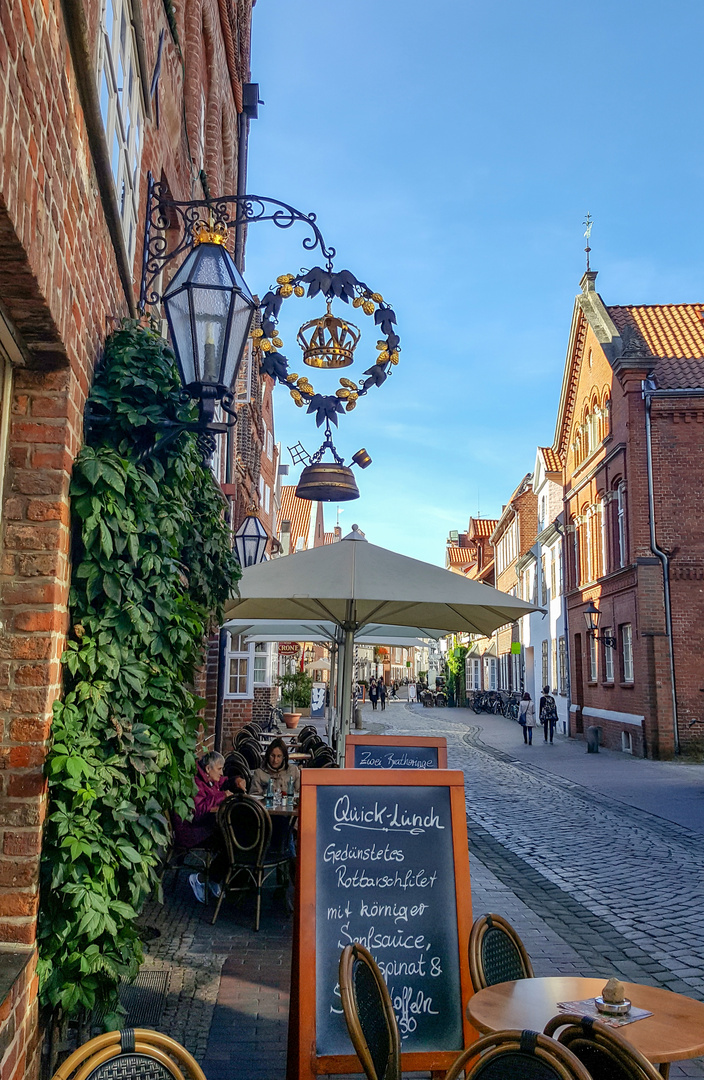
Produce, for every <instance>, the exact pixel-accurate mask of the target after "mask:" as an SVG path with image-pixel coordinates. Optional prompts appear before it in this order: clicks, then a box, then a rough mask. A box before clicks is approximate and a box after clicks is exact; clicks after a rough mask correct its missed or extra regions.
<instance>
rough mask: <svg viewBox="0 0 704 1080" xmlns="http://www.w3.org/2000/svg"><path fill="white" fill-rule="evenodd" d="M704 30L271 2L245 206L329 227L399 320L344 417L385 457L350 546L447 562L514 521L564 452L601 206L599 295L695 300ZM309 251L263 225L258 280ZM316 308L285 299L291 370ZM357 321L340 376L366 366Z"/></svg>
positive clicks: (372, 0) (670, 24) (682, 8)
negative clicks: (382, 374) (478, 516)
mask: <svg viewBox="0 0 704 1080" xmlns="http://www.w3.org/2000/svg"><path fill="white" fill-rule="evenodd" d="M703 38H704V6H703V5H702V4H701V2H700V0H699V2H694V0H679V2H678V3H677V4H676V5H672V6H670V5H663V4H661V3H654V2H651V0H640V2H638V3H636V2H635V0H596V2H593V3H591V4H587V5H584V4H578V3H576V2H574V0H538V2H537V3H535V4H525V3H518V2H517V0H492V2H486V0H485V2H484V3H482V4H478V3H476V2H473V0H436V2H435V3H427V2H425V3H420V2H418V0H404V2H403V3H402V2H401V0H356V2H355V3H343V2H342V0H258V3H257V5H256V7H255V9H254V20H253V35H252V78H253V79H254V80H255V81H258V82H259V83H260V95H261V97H262V98H263V100H264V101H265V102H266V104H265V105H263V106H261V107H260V118H259V119H258V120H257V121H254V122H253V123H252V128H251V138H250V155H249V185H248V186H249V190H250V191H251V192H256V193H259V194H264V195H271V196H273V197H276V198H281V199H283V200H284V201H287V202H290V203H292V204H293V205H294V206H297V207H298V208H299V209H301V210H305V211H314V212H315V213H316V214H317V215H318V220H319V224H320V226H321V228H322V231H323V233H324V235H325V238H326V240H327V242H328V243H329V244H331V245H333V246H334V247H336V249H337V258H336V269H343V268H348V269H350V270H351V271H353V273H355V274H356V275H357V276H358V277H360V278H363V279H364V280H365V281H367V282H368V283H369V284H370V286H372V288H374V289H376V290H377V291H379V292H381V293H382V294H383V296H384V298H385V299H386V300H388V301H389V302H390V303H391V304H392V305H393V306H394V308H395V311H396V313H397V316H398V328H399V333H400V336H401V348H402V352H401V363H400V364H399V366H398V367H397V368H396V370H395V373H394V375H393V377H392V378H390V379H389V380H387V382H386V383H385V384H384V386H383V387H381V388H380V389H374V390H372V391H370V393H369V395H368V396H367V397H366V398H365V399H360V402H359V405H358V407H357V409H356V410H355V411H354V412H353V413H350V414H349V415H345V416H344V417H341V418H340V430H339V437H337V439H336V443H337V446H338V449H339V450H340V452H341V453H342V454H343V455H344V456H345V458H346V459H349V458H350V456H351V455H352V454H353V453H354V452H355V451H356V450H357V449H359V447H361V446H365V447H366V448H367V450H368V451H369V453H370V454H371V456H372V458H373V465H372V466H371V467H370V468H369V469H367V470H366V471H365V472H361V473H360V472H359V471H357V470H355V472H356V475H357V480H358V485H359V488H360V491H361V498H360V499H359V500H357V501H356V502H352V503H347V504H346V505H345V507H344V513H343V514H342V515H341V518H340V521H341V524H342V525H343V528H344V530H345V531H348V529H349V527H351V525H352V523H353V522H359V524H360V526H361V527H362V528H363V529H364V530H365V532H366V534H367V537H368V539H369V540H371V541H372V542H373V543H377V544H381V545H382V546H384V547H389V548H393V549H394V550H397V551H400V552H402V553H404V554H407V555H412V556H414V557H417V558H421V559H426V560H427V561H429V562H436V563H440V564H442V563H443V561H444V545H445V539H446V537H447V533H448V530H449V529H452V528H459V529H462V528H465V527H466V524H467V519H468V517H469V515H470V514H475V513H476V512H477V510H479V511H480V512H481V513H482V514H483V515H485V516H496V515H498V514H499V512H500V510H501V506H502V504H503V503H505V501H506V499H507V498H508V496H509V495H510V493H511V491H512V490H513V488H514V487H515V485H516V484H517V483H518V481H519V480H520V479H521V477H522V476H523V475H524V474H525V473H526V472H529V471H531V470H532V468H533V464H534V459H535V448H536V446H537V445H539V444H544V445H547V444H550V443H551V442H552V439H553V434H554V426H555V414H556V409H557V403H558V398H559V392H560V383H561V379H562V371H563V365H564V359H565V351H566V348H567V336H568V332H569V325H570V319H571V314H572V306H573V300H574V296H575V294H576V292H577V291H578V288H579V280H580V278H581V275H582V273H583V270H584V252H583V250H582V249H583V248H584V244H585V241H584V238H583V235H582V234H583V231H584V229H583V226H582V221H583V219H584V215H585V213H586V212H587V211H590V212H591V214H592V216H593V218H594V222H595V224H594V229H593V233H592V239H591V246H592V267H593V268H594V269H597V270H598V271H599V278H598V281H597V287H598V288H599V291H600V292H601V294H602V296H603V298H604V300H605V302H606V303H610V304H619V303H620V304H631V303H677V302H689V303H692V302H697V301H702V300H704V284H703V282H702V271H703V269H704V268H703V267H702V258H701V253H702V230H703V227H704V226H703V225H702V197H703V194H704V150H703V149H702V147H703V146H704V139H703V138H702V119H701V101H702V77H701V70H702V68H701V41H702V40H703ZM302 237H303V232H302V229H301V228H300V227H294V228H292V229H291V230H290V231H288V232H279V231H278V230H277V229H275V228H274V227H273V226H271V225H266V224H260V225H256V226H253V227H252V228H251V229H250V232H249V241H248V249H247V270H246V276H247V280H248V282H249V284H250V286H251V287H252V288H253V289H256V290H257V291H258V292H260V294H261V293H263V292H264V291H265V289H266V288H267V287H268V286H269V285H271V284H272V282H273V281H274V280H275V278H276V276H277V275H278V274H281V273H286V272H292V271H295V270H298V269H299V268H300V267H301V266H310V265H311V264H312V260H311V258H310V256H309V255H308V254H307V253H306V252H304V251H303V249H302V248H301V246H300V244H301V240H302ZM316 261H317V259H316ZM339 306H340V308H341V309H344V310H345V311H347V309H346V308H345V306H344V305H339ZM323 311H324V305H323V304H321V303H320V302H319V300H318V301H317V302H316V301H309V300H303V299H301V300H296V299H294V298H291V299H290V300H288V301H286V303H285V304H284V311H283V318H282V321H281V332H282V336H283V338H284V342H285V348H284V350H283V351H284V353H285V354H286V355H287V356H288V357H289V358H290V359H291V360H292V361H293V360H295V361H296V363H295V365H293V370H296V371H299V372H301V371H302V370H307V369H303V366H302V364H301V362H300V360H299V359H298V358H299V356H300V353H299V351H298V346H297V345H296V343H295V334H296V330H297V328H298V326H299V325H300V324H301V323H302V322H304V321H306V320H307V319H310V318H314V317H316V316H317V315H319V314H323ZM349 314H350V315H351V314H352V313H351V312H349ZM357 314H358V313H355V319H354V321H355V322H356V323H357V325H359V326H360V328H361V329H362V331H363V336H362V340H361V342H360V345H359V346H358V349H357V355H358V357H359V360H358V361H357V363H356V364H355V367H354V368H352V369H348V370H347V371H345V372H344V373H343V374H345V375H350V374H354V373H357V372H358V371H361V370H363V368H364V367H366V366H368V363H369V362H371V358H372V357H373V356H374V354H375V342H376V339H377V334H376V332H375V331H374V328H373V327H372V325H371V323H372V320H371V319H368V318H366V317H365V316H363V315H362V314H359V317H358V318H357V317H356V316H357ZM309 375H310V377H311V378H312V381H313V383H314V385H315V388H316V390H318V389H320V390H323V391H326V392H332V391H333V390H334V389H336V388H337V385H338V381H337V380H338V377H339V373H338V376H335V375H333V374H329V375H325V374H321V373H318V372H315V371H309ZM328 384H329V387H328ZM275 418H276V437H277V439H280V440H281V441H282V443H283V446H284V458H283V460H284V461H289V462H290V459H289V456H288V454H287V453H286V450H285V447H286V445H291V444H293V443H294V442H297V441H299V440H300V441H301V442H302V443H303V445H304V446H305V448H306V449H307V450H308V451H309V452H312V451H313V450H315V449H316V448H317V446H318V445H319V443H320V441H321V440H320V438H319V437H318V432H317V430H316V428H315V425H314V423H313V422H312V418H311V417H307V416H306V415H305V413H304V412H303V411H301V410H299V409H296V408H295V406H294V405H293V402H291V400H290V398H289V397H288V395H287V393H286V391H284V390H283V389H282V388H279V389H278V391H277V393H276V394H275ZM295 476H296V470H292V477H293V478H294V479H295ZM334 519H335V508H334V507H333V506H329V505H328V506H326V526H327V527H328V528H329V527H331V526H332V524H334Z"/></svg>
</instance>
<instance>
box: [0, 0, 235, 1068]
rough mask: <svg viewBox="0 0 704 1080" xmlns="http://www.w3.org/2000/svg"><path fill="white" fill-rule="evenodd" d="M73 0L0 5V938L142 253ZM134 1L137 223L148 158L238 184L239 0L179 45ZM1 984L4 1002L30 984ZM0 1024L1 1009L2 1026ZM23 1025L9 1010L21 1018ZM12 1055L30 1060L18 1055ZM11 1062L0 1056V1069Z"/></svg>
mask: <svg viewBox="0 0 704 1080" xmlns="http://www.w3.org/2000/svg"><path fill="white" fill-rule="evenodd" d="M102 6H103V5H102V3H101V2H100V0H85V2H84V3H83V6H82V11H81V14H82V16H84V19H85V27H86V34H85V38H84V39H82V40H83V43H84V44H85V50H86V55H88V56H90V57H92V58H96V57H97V55H98V42H99V35H100V25H99V19H100V13H101V9H102ZM78 7H79V5H78V3H76V2H71V3H67V4H65V5H62V4H47V3H43V2H41V0H23V3H10V4H7V3H3V4H0V318H2V319H4V321H6V322H7V324H8V326H9V328H10V330H9V332H10V334H11V336H12V337H13V338H14V342H15V345H14V346H13V351H12V355H11V357H10V359H11V360H12V361H13V387H12V423H11V429H10V439H9V446H8V454H7V461H6V463H5V473H4V476H3V477H2V478H0V479H2V481H3V482H2V484H0V493H1V494H2V506H1V507H0V622H1V623H2V636H1V637H0V805H1V809H0V950H1V949H2V948H3V947H5V948H6V949H7V948H8V947H11V946H12V945H13V944H17V945H23V946H26V945H29V944H31V943H32V942H33V940H34V937H35V919H36V911H37V900H38V898H37V880H38V867H39V853H40V842H41V825H42V820H43V816H44V814H45V783H44V779H43V775H42V766H43V761H44V755H45V747H46V740H47V737H48V735H49V731H50V724H51V707H52V702H53V700H54V699H55V698H56V696H57V695H58V693H59V692H60V666H59V658H60V656H61V653H62V650H63V645H64V635H65V633H66V630H67V624H68V612H67V600H68V584H69V579H70V562H69V555H70V550H69V502H68V489H69V483H70V474H71V464H72V461H73V458H74V457H75V455H76V453H77V451H78V449H79V448H80V445H81V442H82V438H83V431H82V424H83V411H84V406H85V401H86V397H87V394H88V391H89V387H90V383H91V380H92V373H93V370H94V367H95V363H96V361H97V360H98V358H99V357H100V354H101V350H102V347H103V342H104V339H105V335H106V332H107V330H108V329H109V326H110V325H111V320H113V319H115V318H119V317H122V316H124V315H126V314H128V313H129V311H130V308H132V310H134V300H135V295H136V293H137V291H138V281H137V277H138V273H139V268H140V262H141V251H140V245H139V243H138V244H137V248H136V251H135V264H134V265H135V273H134V279H135V280H134V288H133V290H132V291H130V290H128V293H127V294H126V293H125V287H124V283H123V279H122V278H121V275H120V272H119V259H118V251H119V244H118V245H117V247H116V246H114V244H113V239H112V237H111V232H110V227H109V218H108V216H106V211H105V206H106V199H107V204H108V205H109V204H110V200H111V199H112V200H114V189H113V188H112V186H111V185H112V179H111V178H110V177H108V178H107V179H108V187H107V188H106V186H105V177H104V176H102V174H101V173H100V170H99V169H97V168H96V161H97V160H98V158H99V154H98V157H96V147H98V146H99V142H100V140H99V138H98V139H97V140H96V130H97V129H95V128H94V127H91V121H90V116H89V111H88V112H86V113H84V111H83V104H84V102H85V101H87V100H88V98H86V93H87V91H86V87H89V88H90V87H93V88H94V87H95V85H96V76H97V72H96V71H87V72H86V71H85V70H79V69H77V68H76V66H75V65H76V64H77V63H79V56H80V52H79V51H77V48H76V40H77V38H76V34H75V33H74V32H72V29H71V28H72V27H73V29H74V30H75V27H76V25H77V24H78V22H80V20H79V19H76V11H77V9H78ZM140 13H141V16H142V19H143V24H144V27H143V29H144V49H145V53H146V65H145V68H146V72H145V73H146V76H147V85H148V84H149V81H150V80H151V77H152V73H153V72H154V69H155V66H156V60H157V49H158V43H159V38H160V35H161V34H162V33H163V43H164V44H163V51H162V56H161V75H160V79H159V103H160V115H159V126H158V127H157V124H156V114H155V110H154V102H151V105H150V107H151V109H152V116H151V119H147V120H146V122H145V125H144V131H143V152H142V159H141V175H140V181H139V184H140V186H139V192H140V205H139V209H140V215H141V219H140V222H139V224H138V229H139V231H140V233H141V229H142V228H143V221H144V213H145V198H144V193H145V189H146V174H147V171H148V170H149V171H151V172H152V174H153V175H154V176H155V177H156V178H157V179H162V180H164V181H165V182H166V183H167V184H168V185H169V188H170V190H171V193H172V194H173V196H174V197H175V198H180V199H191V198H202V197H203V190H202V187H201V185H200V181H199V172H200V170H201V169H205V170H206V172H207V174H208V179H209V186H210V190H211V193H212V194H213V195H217V194H219V193H221V192H233V191H235V190H236V170H237V114H238V111H240V110H241V106H242V100H241V98H242V94H241V84H242V82H243V81H245V80H246V79H247V78H248V77H249V71H248V64H249V60H248V57H249V27H250V18H251V0H220V3H218V0H193V2H192V3H189V4H188V5H177V24H178V34H179V38H180V41H181V48H182V52H181V51H179V49H178V48H177V46H176V44H175V42H174V40H173V38H172V35H171V33H170V30H169V27H168V24H167V21H166V15H165V10H164V5H163V3H162V2H161V0H144V2H143V3H141V4H140ZM66 19H73V20H74V21H73V23H71V24H69V23H67V22H66ZM184 70H185V80H184ZM203 95H204V97H203ZM202 98H203V100H204V102H205V104H206V110H205V116H206V123H205V124H202V123H201V116H202V111H201V104H200V103H201V99H202ZM184 116H186V119H185V120H184ZM106 192H107V195H106ZM98 270H99V272H98ZM15 346H16V347H15ZM18 986H19V984H18ZM15 989H16V991H17V993H19V996H17V994H15V998H14V999H13V1001H14V1004H13V1005H12V1010H14V1011H13V1012H12V1013H11V1015H15V1013H17V1014H18V1015H19V1013H21V1011H22V1009H23V1008H25V1006H26V1004H27V1002H28V1000H29V995H28V994H25V993H24V992H22V993H20V992H19V990H18V988H15ZM13 993H15V991H13ZM3 1008H4V1009H5V1008H6V1003H5V1005H3ZM1 1015H2V1014H0V1016H1ZM3 1023H4V1026H2V1025H3ZM9 1023H10V1020H9V1017H6V1018H5V1020H4V1022H3V1021H2V1020H0V1039H1V1038H5V1034H6V1031H7V1030H8V1028H7V1025H8V1024H9ZM23 1023H24V1022H23V1021H22V1020H21V1017H20V1018H19V1019H18V1017H17V1016H16V1017H15V1021H14V1024H15V1027H16V1029H17V1031H20V1030H24V1028H23ZM25 1068H26V1074H27V1075H28V1076H29V1075H31V1068H30V1066H29V1062H27V1063H26V1065H25ZM10 1075H11V1073H10V1072H9V1071H8V1072H7V1073H6V1072H5V1071H3V1073H2V1080H6V1076H10Z"/></svg>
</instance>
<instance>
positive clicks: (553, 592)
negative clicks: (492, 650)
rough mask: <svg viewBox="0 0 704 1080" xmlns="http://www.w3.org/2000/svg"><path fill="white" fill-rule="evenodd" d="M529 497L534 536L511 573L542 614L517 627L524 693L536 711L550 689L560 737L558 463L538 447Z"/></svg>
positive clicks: (563, 642) (564, 723)
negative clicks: (532, 497) (534, 510)
mask: <svg viewBox="0 0 704 1080" xmlns="http://www.w3.org/2000/svg"><path fill="white" fill-rule="evenodd" d="M533 492H534V495H535V498H536V503H537V515H538V518H537V530H538V532H537V536H536V539H535V543H534V544H533V546H532V547H531V548H530V549H529V550H528V551H527V552H526V553H525V555H523V556H521V558H519V560H518V562H517V563H516V570H517V573H518V580H519V596H521V597H522V598H523V599H524V600H528V601H530V602H531V603H534V604H539V605H540V607H541V608H542V609H543V610H542V611H536V612H533V613H532V614H531V615H524V617H523V618H522V619H521V623H520V638H521V644H522V646H523V662H524V689H525V690H527V691H528V693H529V694H530V696H531V697H532V699H533V701H534V702H535V703H536V706H537V703H538V702H539V701H540V695H541V693H542V690H543V687H544V686H546V685H549V686H550V689H551V690H552V692H553V696H554V697H555V702H556V704H557V713H558V727H557V730H558V731H560V732H561V733H562V734H565V735H566V734H567V733H568V730H569V711H568V690H569V680H568V673H567V635H566V631H565V617H564V614H565V613H564V596H563V588H562V544H563V537H564V527H563V523H562V517H563V514H562V510H563V508H562V464H561V462H560V459H559V457H558V455H557V454H556V453H555V451H554V450H553V449H552V447H547V446H540V447H538V451H537V454H536V460H535V469H534V471H533Z"/></svg>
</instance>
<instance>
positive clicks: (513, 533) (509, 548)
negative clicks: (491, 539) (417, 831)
mask: <svg viewBox="0 0 704 1080" xmlns="http://www.w3.org/2000/svg"><path fill="white" fill-rule="evenodd" d="M517 554H518V520H517V519H516V518H514V520H513V521H512V522H511V524H510V525H509V527H508V529H507V530H506V532H505V533H504V535H503V536H502V537H501V539H500V540H499V542H498V544H497V545H496V569H497V572H498V573H499V574H500V573H501V572H502V571H503V570H505V569H506V567H507V566H510V564H511V563H512V562H513V561H514V559H515V558H516V555H517Z"/></svg>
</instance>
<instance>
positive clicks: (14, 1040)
mask: <svg viewBox="0 0 704 1080" xmlns="http://www.w3.org/2000/svg"><path fill="white" fill-rule="evenodd" d="M17 966H18V967H20V966H21V970H20V972H19V975H17V977H16V978H15V979H14V982H13V984H12V987H11V989H10V990H9V991H8V992H7V994H6V996H5V998H4V999H3V1000H2V1001H0V1076H2V1080H25V1078H26V1077H32V1076H36V1075H37V1073H38V1071H39V1051H40V1043H39V1031H38V1006H37V976H36V974H35V968H36V953H34V952H32V953H28V954H27V955H26V957H21V958H20V960H19V964H18V965H17Z"/></svg>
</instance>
